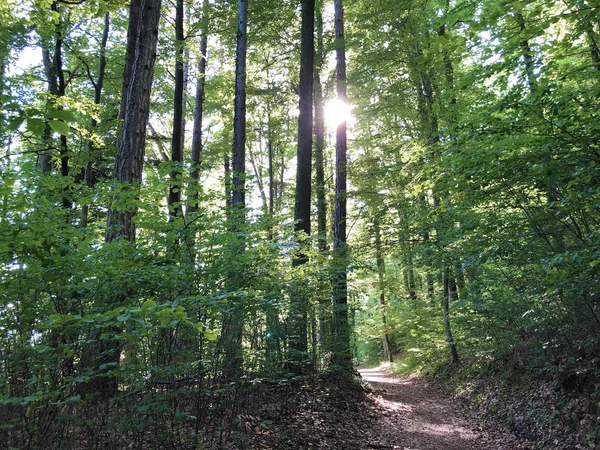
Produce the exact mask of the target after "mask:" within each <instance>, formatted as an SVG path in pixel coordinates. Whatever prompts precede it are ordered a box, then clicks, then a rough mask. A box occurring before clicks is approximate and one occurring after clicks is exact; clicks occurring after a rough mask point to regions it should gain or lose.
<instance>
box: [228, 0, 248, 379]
mask: <svg viewBox="0 0 600 450" xmlns="http://www.w3.org/2000/svg"><path fill="white" fill-rule="evenodd" d="M247 27H248V0H239V2H238V30H237V49H236V60H235V67H236V69H235V100H234V117H233V157H232V172H233V173H232V175H231V180H232V186H231V190H232V193H231V212H230V221H231V223H230V228H231V231H232V232H233V233H239V234H240V235H241V233H240V231H241V230H242V229H243V226H244V223H245V214H246V213H245V210H246V187H245V180H246V53H247ZM232 245H233V247H234V248H233V249H232V250H233V251H232V254H238V255H239V254H242V253H244V246H245V240H244V238H243V237H241V236H238V237H236V238H234V242H233V243H232ZM241 278H242V275H241V274H240V273H239V272H235V273H233V272H232V273H231V274H230V275H229V280H228V284H229V290H230V291H232V292H233V291H236V290H238V289H240V288H241V287H242V285H243V282H244V281H243V280H242V279H241ZM231 301H232V303H233V308H232V310H231V311H229V312H227V313H226V317H225V320H224V321H223V324H224V329H223V351H224V358H225V360H224V365H223V376H224V377H225V378H226V379H236V378H238V377H239V376H241V374H242V371H243V352H242V335H243V330H244V301H243V299H241V298H239V297H238V296H235V297H233V298H232V299H231Z"/></svg>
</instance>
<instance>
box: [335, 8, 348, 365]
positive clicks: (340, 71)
mask: <svg viewBox="0 0 600 450" xmlns="http://www.w3.org/2000/svg"><path fill="white" fill-rule="evenodd" d="M334 8H335V13H334V14H335V40H336V42H337V48H336V80H337V83H336V87H337V99H338V100H339V101H340V102H343V103H347V94H346V43H345V40H344V8H343V4H342V0H335V1H334ZM346 153H347V138H346V121H344V122H342V123H340V124H339V125H338V127H337V130H336V137H335V168H336V173H335V212H334V218H333V242H334V244H333V257H334V263H333V267H334V275H333V328H332V333H333V346H334V348H333V358H332V362H333V364H334V367H336V368H340V369H342V370H345V371H348V370H350V369H351V368H352V359H351V354H350V328H349V325H348V274H347V271H348V245H347V242H346V169H347V167H346V166H347V163H346V159H347V158H346Z"/></svg>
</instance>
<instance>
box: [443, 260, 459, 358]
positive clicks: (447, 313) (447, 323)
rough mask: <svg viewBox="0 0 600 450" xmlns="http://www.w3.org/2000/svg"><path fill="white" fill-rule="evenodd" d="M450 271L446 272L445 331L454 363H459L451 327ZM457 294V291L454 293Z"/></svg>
mask: <svg viewBox="0 0 600 450" xmlns="http://www.w3.org/2000/svg"><path fill="white" fill-rule="evenodd" d="M450 285H451V283H450V269H448V268H446V269H445V270H444V298H443V309H444V331H445V332H446V342H447V343H448V348H449V349H450V354H451V355H452V362H453V363H455V364H456V363H458V361H459V358H458V351H457V350H456V343H455V342H454V338H453V337H452V328H451V327H450V302H451V301H452V300H454V298H453V297H452V289H451V287H450ZM454 292H456V291H454Z"/></svg>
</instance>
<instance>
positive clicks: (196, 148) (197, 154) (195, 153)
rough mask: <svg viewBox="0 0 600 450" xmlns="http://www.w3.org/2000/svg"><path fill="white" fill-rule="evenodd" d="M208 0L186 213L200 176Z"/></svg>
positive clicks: (204, 10)
mask: <svg viewBox="0 0 600 450" xmlns="http://www.w3.org/2000/svg"><path fill="white" fill-rule="evenodd" d="M208 8H209V3H208V0H204V3H203V6H202V35H201V36H200V55H199V57H198V70H197V74H198V75H197V77H198V79H197V81H196V106H195V109H194V129H193V131H192V167H191V170H190V182H189V184H188V198H187V200H188V204H187V214H191V213H194V212H196V211H197V210H198V188H199V176H200V158H201V156H202V145H203V144H202V125H203V116H204V97H205V94H206V89H205V86H206V58H207V50H208Z"/></svg>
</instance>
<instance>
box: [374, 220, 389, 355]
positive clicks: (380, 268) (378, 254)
mask: <svg viewBox="0 0 600 450" xmlns="http://www.w3.org/2000/svg"><path fill="white" fill-rule="evenodd" d="M373 220H374V224H373V225H374V229H375V259H376V261H377V275H378V279H379V307H380V308H381V326H382V328H383V352H384V354H385V356H386V358H387V360H388V361H389V362H394V357H393V355H392V349H391V347H390V337H389V334H388V326H387V314H386V301H385V259H384V258H383V250H382V248H381V229H380V226H379V217H378V216H377V215H375V217H374V219H373Z"/></svg>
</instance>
